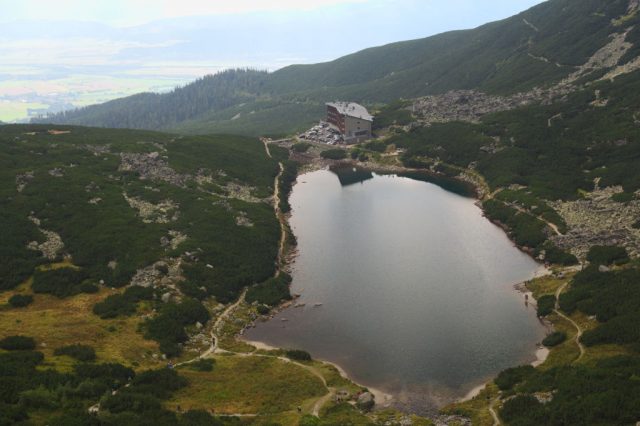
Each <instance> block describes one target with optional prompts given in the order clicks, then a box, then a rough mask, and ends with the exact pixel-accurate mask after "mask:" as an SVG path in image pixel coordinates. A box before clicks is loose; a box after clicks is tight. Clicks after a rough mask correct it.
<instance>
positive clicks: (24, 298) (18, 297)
mask: <svg viewBox="0 0 640 426" xmlns="http://www.w3.org/2000/svg"><path fill="white" fill-rule="evenodd" d="M32 303H33V296H31V295H24V294H14V295H13V296H11V297H10V298H9V304H10V305H11V306H13V307H14V308H24V307H25V306H29V305H30V304H32Z"/></svg>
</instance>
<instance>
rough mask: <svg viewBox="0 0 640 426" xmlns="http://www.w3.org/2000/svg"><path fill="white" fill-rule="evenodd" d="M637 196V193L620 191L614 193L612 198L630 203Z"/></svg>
mask: <svg viewBox="0 0 640 426" xmlns="http://www.w3.org/2000/svg"><path fill="white" fill-rule="evenodd" d="M635 198H636V196H635V194H633V193H628V192H619V193H617V194H613V195H612V196H611V199H612V200H613V201H615V202H616V203H625V204H626V203H628V202H630V201H633V200H634V199H635Z"/></svg>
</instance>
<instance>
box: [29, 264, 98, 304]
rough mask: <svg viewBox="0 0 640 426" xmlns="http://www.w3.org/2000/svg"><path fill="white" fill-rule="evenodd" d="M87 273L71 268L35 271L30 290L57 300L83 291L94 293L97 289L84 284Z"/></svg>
mask: <svg viewBox="0 0 640 426" xmlns="http://www.w3.org/2000/svg"><path fill="white" fill-rule="evenodd" d="M86 278H87V273H86V272H84V271H82V270H76V269H72V268H60V269H51V270H46V271H36V273H35V274H34V275H33V283H32V284H31V288H32V289H33V291H34V292H35V293H47V294H52V295H54V296H56V297H59V298H65V297H69V296H73V295H76V294H79V293H83V292H85V291H87V292H89V293H95V292H96V291H97V288H96V287H95V286H94V285H90V284H89V283H87V282H85V279H86Z"/></svg>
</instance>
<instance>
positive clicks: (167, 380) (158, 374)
mask: <svg viewBox="0 0 640 426" xmlns="http://www.w3.org/2000/svg"><path fill="white" fill-rule="evenodd" d="M188 384H189V382H188V381H187V379H185V378H184V377H182V376H180V375H179V374H178V372H177V371H176V370H174V369H170V368H161V369H158V370H147V371H144V372H142V373H140V374H137V375H136V376H135V377H134V378H133V380H132V382H131V388H130V389H131V391H133V392H141V391H142V392H144V393H145V394H150V395H153V396H155V397H156V398H162V399H165V398H167V397H169V396H170V394H171V393H172V392H174V391H177V390H178V389H182V388H184V387H186V386H187V385H188Z"/></svg>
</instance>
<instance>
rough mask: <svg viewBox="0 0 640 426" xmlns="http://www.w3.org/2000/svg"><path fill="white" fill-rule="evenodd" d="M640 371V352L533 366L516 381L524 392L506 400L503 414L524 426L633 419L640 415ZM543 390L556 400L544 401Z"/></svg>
mask: <svg viewBox="0 0 640 426" xmlns="http://www.w3.org/2000/svg"><path fill="white" fill-rule="evenodd" d="M532 370H533V369H532ZM639 374H640V357H614V358H607V359H603V360H601V361H598V362H597V363H596V365H595V366H593V367H586V366H576V367H569V366H563V367H556V368H553V369H550V370H547V371H539V370H533V371H531V374H529V375H528V376H527V377H525V378H523V379H524V382H522V383H519V384H518V385H517V386H515V391H516V392H517V393H518V396H516V397H515V398H513V399H510V400H508V401H507V402H505V403H504V406H503V408H502V410H500V416H501V418H502V419H503V420H504V421H505V422H506V423H507V424H509V425H523V426H525V425H531V426H533V425H540V424H545V425H582V424H589V425H595V424H602V425H605V424H607V425H624V424H633V423H634V422H635V421H636V420H637V419H638V416H639V415H640V381H638V380H637V377H638V375H639ZM520 381H521V380H519V381H518V382H520ZM538 392H542V393H547V394H551V393H552V392H553V393H552V399H551V401H550V402H548V403H546V404H542V403H541V402H539V401H538V399H536V398H535V397H534V396H533V394H534V393H538Z"/></svg>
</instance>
